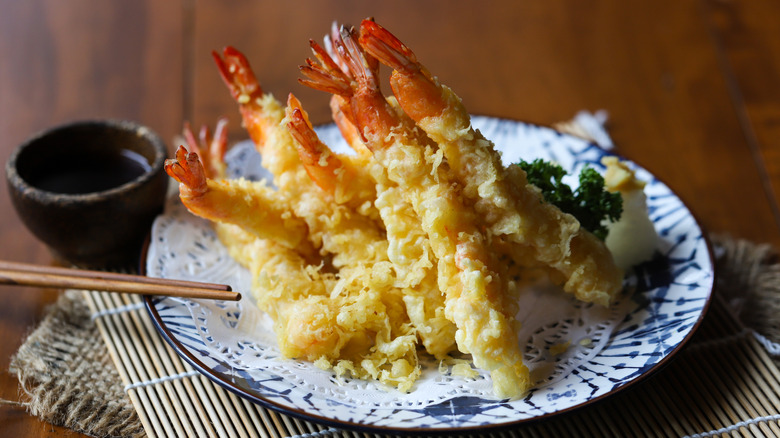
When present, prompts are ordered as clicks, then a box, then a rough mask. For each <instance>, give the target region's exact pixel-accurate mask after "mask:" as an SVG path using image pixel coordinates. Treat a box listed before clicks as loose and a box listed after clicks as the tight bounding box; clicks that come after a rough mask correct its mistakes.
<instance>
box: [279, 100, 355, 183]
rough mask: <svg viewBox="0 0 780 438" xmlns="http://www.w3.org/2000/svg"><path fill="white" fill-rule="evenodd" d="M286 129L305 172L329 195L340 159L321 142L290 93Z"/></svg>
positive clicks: (340, 166)
mask: <svg viewBox="0 0 780 438" xmlns="http://www.w3.org/2000/svg"><path fill="white" fill-rule="evenodd" d="M286 113H287V129H288V130H289V132H290V135H292V137H293V138H294V139H295V144H296V149H297V151H298V156H299V157H300V158H301V162H302V163H303V166H304V168H305V169H306V173H307V174H308V175H309V177H310V178H311V179H312V181H314V183H315V184H317V186H319V187H320V188H321V189H322V190H324V191H325V192H327V193H330V194H331V195H333V194H334V191H335V189H336V187H335V181H336V179H337V178H338V174H339V172H340V170H341V169H342V168H343V163H342V162H341V160H340V159H339V158H338V157H337V156H336V155H334V154H333V152H332V151H331V150H330V148H328V147H327V146H326V145H325V144H323V143H322V142H321V141H320V139H319V137H318V136H317V133H315V132H314V128H313V127H312V125H311V122H310V121H309V116H308V114H306V111H304V110H303V108H302V107H301V102H300V101H299V100H298V99H297V98H296V97H295V96H294V95H293V94H292V93H290V95H289V96H288V98H287V109H286Z"/></svg>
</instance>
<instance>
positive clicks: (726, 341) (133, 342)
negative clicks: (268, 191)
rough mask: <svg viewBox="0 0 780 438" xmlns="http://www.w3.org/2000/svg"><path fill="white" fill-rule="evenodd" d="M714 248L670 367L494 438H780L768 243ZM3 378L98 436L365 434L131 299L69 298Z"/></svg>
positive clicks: (776, 286)
mask: <svg viewBox="0 0 780 438" xmlns="http://www.w3.org/2000/svg"><path fill="white" fill-rule="evenodd" d="M713 240H714V242H715V246H716V249H717V251H716V253H717V281H716V284H717V286H716V291H715V297H714V298H715V299H714V301H713V304H712V306H711V308H710V311H709V313H708V314H707V316H706V317H705V320H704V323H703V324H702V326H701V327H700V329H699V330H698V331H697V333H696V334H695V335H694V337H693V339H692V340H691V342H690V343H689V344H688V346H687V347H686V348H685V349H684V350H683V351H682V352H680V353H679V354H678V357H677V358H676V359H674V360H673V361H672V363H671V364H670V365H668V366H667V367H665V368H664V369H663V370H661V371H659V372H657V373H656V374H655V375H654V376H653V377H651V378H650V379H649V380H647V381H645V382H642V383H640V384H638V385H637V386H636V387H635V388H633V389H631V390H628V391H624V392H621V393H618V394H616V395H614V396H613V397H610V398H608V399H606V400H605V401H603V402H601V403H597V404H595V405H592V406H587V407H583V408H581V409H577V410H575V411H573V412H571V413H569V414H566V415H561V416H559V417H556V418H555V420H554V421H541V422H537V423H531V424H528V425H524V426H522V427H520V428H518V429H516V430H508V431H504V432H500V433H492V434H491V435H490V436H510V437H526V436H643V435H647V436H659V435H660V436H720V435H721V434H728V435H729V436H734V435H738V436H739V435H744V436H780V371H778V362H780V351H777V350H778V345H777V343H778V341H780V323H779V321H778V319H777V318H776V315H778V310H779V309H780V264H779V263H778V261H777V260H776V255H775V252H774V251H773V250H772V249H771V248H770V247H768V246H767V245H755V244H752V243H749V242H744V241H736V240H732V239H727V238H719V239H713ZM112 362H113V364H114V365H116V366H111V364H112ZM11 369H12V372H14V373H16V374H17V375H18V377H19V381H20V384H21V388H22V389H23V394H24V395H25V398H26V400H25V401H24V403H25V405H26V406H27V408H28V410H29V412H30V413H31V414H33V415H35V416H38V417H40V418H41V419H43V420H45V421H48V422H51V423H54V424H57V425H63V426H66V427H68V428H71V429H73V430H76V431H79V432H82V433H86V434H88V435H93V436H98V437H109V436H123V437H126V436H130V437H143V436H150V437H155V436H182V437H184V436H187V437H196V436H197V437H206V436H219V437H228V436H230V437H232V436H236V437H243V436H247V437H254V436H274V437H290V436H299V437H320V436H353V437H354V436H364V435H363V434H357V433H352V432H343V431H339V430H336V429H330V428H325V427H323V426H319V425H316V424H312V423H308V422H305V421H301V420H297V419H295V418H292V417H288V416H286V415H283V414H279V413H276V412H274V411H270V410H267V409H265V408H263V407H260V406H258V405H255V404H252V403H250V402H248V401H246V400H244V399H242V398H240V397H238V396H236V395H234V394H232V393H230V392H228V391H226V390H224V389H222V388H221V387H219V386H217V385H215V384H214V383H212V382H211V381H210V380H209V379H207V378H206V377H204V376H202V375H201V374H199V373H198V372H197V371H195V370H193V368H192V367H190V366H189V365H188V364H187V363H185V362H184V361H183V360H181V359H180V358H179V356H178V355H177V354H176V353H175V352H174V351H173V350H172V349H171V348H170V347H169V346H168V345H167V344H166V343H165V342H164V341H163V339H162V338H161V337H160V336H159V335H158V333H157V332H156V330H155V328H154V326H153V325H152V322H151V319H150V317H149V315H148V314H147V312H146V310H145V308H144V306H143V303H142V301H141V300H140V298H138V297H137V296H131V295H123V294H108V293H102V292H89V291H67V292H66V293H64V294H63V295H62V297H61V298H60V300H59V301H58V302H57V303H56V305H54V306H53V307H52V308H51V309H50V310H49V312H48V314H47V316H46V317H45V318H44V320H43V322H42V323H41V324H40V326H39V327H38V328H37V329H36V330H35V331H34V332H33V333H32V334H31V335H30V336H29V338H28V339H27V340H26V342H25V343H24V344H23V345H22V347H21V348H20V349H19V351H18V353H17V354H16V355H15V356H14V358H13V360H12V364H11Z"/></svg>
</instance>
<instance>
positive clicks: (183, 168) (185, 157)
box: [165, 146, 207, 196]
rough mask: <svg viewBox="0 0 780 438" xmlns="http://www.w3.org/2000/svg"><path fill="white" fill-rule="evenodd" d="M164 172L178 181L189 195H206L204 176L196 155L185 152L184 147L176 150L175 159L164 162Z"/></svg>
mask: <svg viewBox="0 0 780 438" xmlns="http://www.w3.org/2000/svg"><path fill="white" fill-rule="evenodd" d="M165 172H166V173H167V174H168V175H170V176H171V177H172V178H173V179H175V180H176V181H178V182H179V183H180V184H182V185H183V186H184V187H186V189H187V191H188V192H189V194H190V195H194V196H197V195H202V194H204V193H206V190H207V185H206V174H205V172H204V170H203V165H202V164H201V162H200V158H199V157H198V154H196V153H194V152H187V149H186V148H185V147H184V146H179V148H178V149H177V150H176V158H170V159H167V160H165Z"/></svg>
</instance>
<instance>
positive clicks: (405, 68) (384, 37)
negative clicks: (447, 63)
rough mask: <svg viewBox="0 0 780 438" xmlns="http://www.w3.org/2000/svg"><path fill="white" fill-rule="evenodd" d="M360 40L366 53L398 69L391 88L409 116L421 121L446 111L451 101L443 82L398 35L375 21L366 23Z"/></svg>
mask: <svg viewBox="0 0 780 438" xmlns="http://www.w3.org/2000/svg"><path fill="white" fill-rule="evenodd" d="M359 41H360V45H361V46H362V47H363V49H364V50H365V51H366V52H368V53H369V54H371V56H374V57H376V58H377V59H379V61H380V62H381V63H383V64H385V65H387V66H389V67H390V68H392V69H393V70H394V71H393V74H392V76H391V78H390V86H391V87H392V89H393V94H395V96H396V98H397V99H398V103H399V104H400V105H401V107H402V108H403V109H404V111H405V112H406V114H407V115H409V116H411V117H412V119H414V120H417V121H419V120H420V119H421V118H423V117H425V116H427V115H432V114H441V113H442V112H443V111H444V110H445V108H446V106H447V102H446V101H445V99H444V98H443V95H442V92H443V91H442V88H441V86H440V84H439V82H438V81H437V80H436V78H434V77H433V75H431V73H430V72H429V71H428V70H427V69H426V68H425V67H424V66H423V65H422V64H420V63H419V62H418V61H417V57H416V56H415V55H414V53H413V52H412V51H411V50H410V49H409V48H408V47H406V45H405V44H404V43H402V42H401V41H400V40H399V39H398V38H396V37H395V35H393V34H392V33H390V32H389V31H387V30H386V29H385V28H383V27H382V26H380V25H378V24H376V23H375V22H373V21H371V20H363V22H362V23H361V26H360V40H359Z"/></svg>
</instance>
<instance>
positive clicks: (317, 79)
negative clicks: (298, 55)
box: [298, 40, 352, 98]
mask: <svg viewBox="0 0 780 438" xmlns="http://www.w3.org/2000/svg"><path fill="white" fill-rule="evenodd" d="M309 45H310V46H311V48H312V51H313V52H314V56H315V57H316V58H317V60H318V61H319V64H317V63H316V62H315V61H314V60H312V59H311V58H309V59H306V65H302V66H300V67H299V68H300V71H301V73H302V74H303V75H304V76H306V77H307V78H308V79H298V82H300V83H301V84H303V85H306V86H307V87H310V88H314V89H315V90H320V91H324V92H326V93H332V94H337V95H339V96H344V97H346V98H349V97H350V96H351V95H352V87H351V86H350V82H351V80H350V78H349V77H347V75H346V74H344V72H343V71H342V70H341V68H340V67H339V66H338V64H336V62H335V61H333V59H332V58H331V57H330V55H328V53H327V51H325V49H323V48H322V46H320V45H319V44H317V43H316V42H314V41H313V40H311V41H309Z"/></svg>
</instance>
